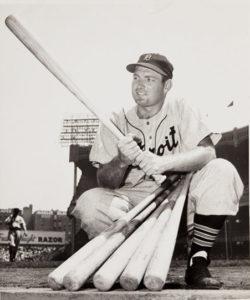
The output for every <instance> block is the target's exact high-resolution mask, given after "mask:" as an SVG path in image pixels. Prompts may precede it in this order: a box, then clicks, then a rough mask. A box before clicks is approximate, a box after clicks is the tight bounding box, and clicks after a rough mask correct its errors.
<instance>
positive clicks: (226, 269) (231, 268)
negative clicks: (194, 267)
mask: <svg viewBox="0 0 250 300" xmlns="http://www.w3.org/2000/svg"><path fill="white" fill-rule="evenodd" d="M55 266H56V265H55V264H54V265H53V266H52V265H51V266H49V265H48V264H45V265H41V266H40V267H38V266H36V267H32V264H20V263H19V264H18V263H14V264H10V263H6V264H1V265H0V287H23V288H27V289H28V288H39V287H48V284H47V276H48V274H49V273H50V272H51V271H52V270H53V269H54V267H55ZM209 269H210V271H211V273H212V275H213V276H214V277H216V278H219V279H220V280H221V281H222V282H223V283H224V284H223V287H222V289H238V290H240V289H245V290H246V289H247V290H249V289H250V261H249V260H240V261H228V262H226V261H214V262H212V264H211V266H210V268H209ZM184 273H185V262H184V261H178V262H174V263H172V265H171V269H170V272H169V275H168V280H167V283H166V287H165V288H173V289H184V288H185V287H186V286H185V283H184ZM89 287H91V284H90V285H89ZM117 287H119V286H117Z"/></svg>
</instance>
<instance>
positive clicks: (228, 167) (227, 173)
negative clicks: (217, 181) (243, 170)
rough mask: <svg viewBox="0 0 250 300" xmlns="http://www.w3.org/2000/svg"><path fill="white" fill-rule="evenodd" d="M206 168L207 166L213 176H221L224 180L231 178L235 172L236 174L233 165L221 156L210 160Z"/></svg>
mask: <svg viewBox="0 0 250 300" xmlns="http://www.w3.org/2000/svg"><path fill="white" fill-rule="evenodd" d="M207 168H209V169H210V170H211V171H212V172H213V174H214V175H215V176H220V177H221V176H223V179H224V180H227V179H228V180H232V179H233V178H234V176H235V175H236V174H238V172H237V170H236V168H235V167H234V165H233V164H232V163H231V162H230V161H228V160H226V159H223V158H216V159H213V160H211V161H210V162H209V163H208V165H207Z"/></svg>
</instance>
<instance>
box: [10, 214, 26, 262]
mask: <svg viewBox="0 0 250 300" xmlns="http://www.w3.org/2000/svg"><path fill="white" fill-rule="evenodd" d="M20 213H21V210H20V209H19V208H13V209H12V213H11V215H10V216H9V217H8V218H7V219H6V220H5V224H7V225H8V226H9V234H8V239H9V255H10V256H9V260H10V261H11V262H14V261H15V258H16V254H17V250H18V246H19V243H20V240H21V237H22V235H21V231H22V230H23V231H24V234H25V235H27V228H26V223H25V221H24V218H23V217H22V216H21V215H20Z"/></svg>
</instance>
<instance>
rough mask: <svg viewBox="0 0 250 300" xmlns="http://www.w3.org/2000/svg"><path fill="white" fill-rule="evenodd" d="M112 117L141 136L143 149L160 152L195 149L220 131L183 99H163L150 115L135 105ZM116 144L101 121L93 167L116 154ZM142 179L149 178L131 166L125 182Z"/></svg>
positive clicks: (215, 139)
mask: <svg viewBox="0 0 250 300" xmlns="http://www.w3.org/2000/svg"><path fill="white" fill-rule="evenodd" d="M112 121H113V122H114V123H115V124H116V126H117V127H118V128H119V129H120V130H121V132H123V133H124V134H127V133H134V134H136V135H137V136H138V137H139V138H140V140H141V142H140V143H139V146H140V148H141V149H142V150H145V149H147V150H149V151H151V152H153V153H155V154H157V155H160V156H162V155H173V154H175V153H180V152H186V151H189V150H191V149H194V148H195V147H196V146H197V145H198V144H199V142H200V141H201V140H202V139H204V138H205V137H207V136H210V137H211V140H212V142H213V143H214V144H216V143H217V142H218V141H219V139H220V138H221V135H220V134H217V133H212V132H211V131H210V130H209V128H207V126H206V124H205V123H204V122H203V121H202V120H201V117H200V115H199V113H198V112H196V111H195V110H194V109H193V108H191V107H190V106H189V105H188V104H187V102H186V101H184V100H177V99H166V101H165V104H164V105H163V107H162V109H161V110H160V111H159V112H158V113H157V114H156V115H155V116H153V117H151V118H149V119H140V118H139V117H138V115H137V106H134V107H133V108H131V109H130V110H129V111H128V112H125V111H124V110H123V111H122V112H121V113H119V114H114V115H113V118H112ZM116 144H117V139H116V138H115V137H114V136H113V135H112V134H111V133H110V132H109V130H108V129H107V128H106V127H105V126H103V125H101V126H100V128H99V131H98V133H97V136H96V139H95V142H94V145H93V147H92V149H91V153H90V161H92V162H93V164H94V165H95V166H96V167H98V164H105V163H108V162H109V161H111V160H112V159H113V158H114V157H115V156H117V155H118V150H117V146H116ZM145 180H146V181H149V180H151V179H149V178H147V177H146V178H145V174H144V172H143V171H141V170H139V168H138V167H131V169H130V171H129V173H128V176H127V177H126V180H125V186H126V187H135V186H137V187H138V185H140V184H142V182H143V181H145ZM151 182H152V180H151ZM152 184H153V182H152Z"/></svg>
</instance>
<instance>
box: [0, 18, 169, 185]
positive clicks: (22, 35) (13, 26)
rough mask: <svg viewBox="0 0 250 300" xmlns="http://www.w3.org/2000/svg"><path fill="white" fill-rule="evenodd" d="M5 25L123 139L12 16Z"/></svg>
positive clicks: (157, 180)
mask: <svg viewBox="0 0 250 300" xmlns="http://www.w3.org/2000/svg"><path fill="white" fill-rule="evenodd" d="M5 24H6V25H7V27H8V28H9V29H10V31H11V32H12V33H13V34H14V35H15V36H16V37H17V38H18V39H19V40H20V41H21V42H22V43H23V44H24V46H25V47H26V48H27V49H28V50H29V51H30V52H31V53H32V54H33V55H34V56H35V57H36V58H37V59H38V60H39V61H40V62H41V63H42V64H43V65H44V66H45V67H46V68H47V69H48V70H49V72H50V73H52V74H53V75H54V76H55V77H56V78H57V79H58V80H59V81H60V82H61V83H62V84H63V85H64V86H65V87H66V88H67V89H68V90H69V91H70V92H71V93H72V94H73V95H74V96H75V97H76V98H77V99H78V100H79V101H80V102H81V103H82V104H83V105H85V106H86V107H87V108H88V109H89V110H90V111H91V112H92V113H93V114H94V115H95V116H96V117H97V118H98V119H99V120H100V121H101V122H102V123H103V124H104V125H105V126H106V127H107V128H108V129H109V130H110V131H111V132H112V133H113V134H114V136H115V137H116V138H117V139H121V138H122V137H123V134H122V133H121V131H120V130H119V129H118V128H117V127H116V126H115V125H114V124H113V123H112V122H111V121H110V120H109V119H107V118H104V117H103V114H102V113H101V112H100V109H98V107H97V106H96V105H94V103H93V102H91V101H89V100H88V99H87V98H86V97H85V96H84V94H83V93H82V91H81V90H80V89H79V88H78V86H76V84H75V83H74V82H73V81H72V80H71V79H70V78H69V77H68V75H67V74H66V73H65V72H64V71H63V69H62V68H61V67H60V66H59V65H58V63H57V62H56V61H55V60H54V59H53V58H52V57H51V56H50V55H49V53H48V52H47V51H46V50H45V49H44V48H43V47H42V46H41V44H40V43H38V41H37V40H36V39H35V38H34V37H33V36H32V35H31V34H30V32H28V30H27V29H26V28H25V27H24V26H23V25H22V24H21V23H20V22H19V21H18V20H17V19H16V18H15V17H14V16H12V15H10V16H8V17H7V18H6V19H5ZM153 177H154V178H155V181H156V182H157V183H159V184H161V183H162V182H163V181H164V180H165V179H166V176H164V175H153Z"/></svg>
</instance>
